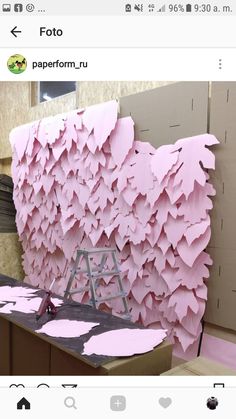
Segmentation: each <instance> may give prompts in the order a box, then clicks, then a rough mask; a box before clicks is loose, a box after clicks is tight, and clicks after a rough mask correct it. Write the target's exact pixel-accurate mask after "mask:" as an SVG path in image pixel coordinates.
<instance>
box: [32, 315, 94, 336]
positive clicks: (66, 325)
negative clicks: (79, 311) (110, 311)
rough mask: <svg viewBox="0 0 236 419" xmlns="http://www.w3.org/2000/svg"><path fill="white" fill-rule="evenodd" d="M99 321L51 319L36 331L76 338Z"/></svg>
mask: <svg viewBox="0 0 236 419" xmlns="http://www.w3.org/2000/svg"><path fill="white" fill-rule="evenodd" d="M96 326H99V323H91V322H83V321H77V320H66V319H65V320H51V321H50V322H48V323H46V324H45V325H43V327H41V329H38V330H36V333H45V334H46V335H48V336H52V337H61V338H76V337H77V338H78V337H80V336H82V335H86V333H88V332H90V330H91V329H93V328H94V327H96Z"/></svg>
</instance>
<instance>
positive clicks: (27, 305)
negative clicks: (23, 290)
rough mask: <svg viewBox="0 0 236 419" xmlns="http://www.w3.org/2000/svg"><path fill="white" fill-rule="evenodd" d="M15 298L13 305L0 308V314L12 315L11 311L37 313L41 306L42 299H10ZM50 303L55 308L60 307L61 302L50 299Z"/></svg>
mask: <svg viewBox="0 0 236 419" xmlns="http://www.w3.org/2000/svg"><path fill="white" fill-rule="evenodd" d="M12 298H15V299H14V302H15V304H13V303H8V304H5V305H4V306H3V307H1V313H12V312H13V311H19V312H21V313H35V312H37V311H38V309H39V306H40V304H41V301H42V298H40V297H35V298H32V299H28V298H24V297H12ZM52 302H53V304H54V305H55V306H60V305H62V304H63V301H62V300H60V299H58V298H52Z"/></svg>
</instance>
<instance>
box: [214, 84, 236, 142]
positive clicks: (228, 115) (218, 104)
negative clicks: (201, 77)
mask: <svg viewBox="0 0 236 419" xmlns="http://www.w3.org/2000/svg"><path fill="white" fill-rule="evenodd" d="M235 110H236V83H235V82H213V83H212V86H211V106H210V132H211V133H212V134H214V135H215V136H217V138H218V139H219V140H221V141H222V142H224V143H225V144H228V145H234V146H235V147H236V145H235V144H236V137H235V132H236V118H235Z"/></svg>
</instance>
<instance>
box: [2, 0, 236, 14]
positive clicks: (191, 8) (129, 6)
mask: <svg viewBox="0 0 236 419" xmlns="http://www.w3.org/2000/svg"><path fill="white" fill-rule="evenodd" d="M22 14H23V15H28V16H31V15H32V14H33V15H98V16H99V15H100V16H102V15H103V16H104V15H125V16H130V15H132V16H140V15H148V16H163V15H206V16H207V15H216V16H219V15H224V16H228V15H229V16H230V15H236V4H235V1H233V0H225V1H224V0H217V1H215V2H204V1H203V2H199V1H198V2H197V1H195V2H194V1H193V2H189V0H182V1H181V2H176V3H175V2H166V3H165V2H160V1H150V0H149V1H147V0H145V1H143V2H141V3H138V2H134V1H129V0H127V1H124V0H116V1H115V2H111V1H110V0H100V1H99V2H98V1H96V0H90V1H89V2H84V1H81V0H67V1H66V2H56V1H54V0H52V1H50V2H48V1H45V0H40V1H38V0H37V1H36V0H30V1H27V0H22V1H20V2H18V1H5V2H1V3H0V16H6V15H14V16H17V15H22Z"/></svg>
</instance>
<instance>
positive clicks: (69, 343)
mask: <svg viewBox="0 0 236 419" xmlns="http://www.w3.org/2000/svg"><path fill="white" fill-rule="evenodd" d="M3 285H9V286H12V287H15V286H22V287H27V288H31V289H35V288H34V287H32V286H30V285H28V284H25V283H23V282H19V281H17V280H15V279H13V278H9V277H7V276H4V275H0V286H3ZM42 295H43V291H42V290H39V291H38V292H37V293H36V294H35V296H42ZM53 297H57V298H61V297H59V296H57V295H53ZM0 317H2V318H5V319H7V320H8V321H9V322H11V323H13V324H15V325H17V326H19V327H20V328H22V329H24V330H26V331H27V332H30V333H32V334H33V335H35V336H37V338H39V339H42V340H45V341H46V342H48V343H50V344H51V345H53V346H55V347H57V348H59V349H62V350H63V351H65V352H67V353H69V354H72V355H73V356H74V357H77V358H78V359H80V360H82V361H83V362H85V363H87V364H88V365H90V366H92V367H94V368H97V367H100V366H101V365H103V364H106V363H107V362H109V361H112V360H115V359H117V358H115V357H110V356H102V355H95V354H93V355H82V352H83V346H84V343H85V342H87V341H88V340H89V339H90V338H91V337H92V336H95V335H99V334H101V333H104V332H107V331H109V330H115V329H122V328H130V329H132V328H143V327H142V326H141V325H138V324H137V323H135V324H134V323H132V322H130V321H128V320H123V319H121V318H119V317H116V316H113V315H111V314H109V313H105V312H103V311H99V310H96V309H94V308H92V307H90V306H88V305H85V304H80V303H77V302H65V303H63V305H62V306H61V307H58V313H57V315H56V319H69V320H81V321H87V322H95V323H99V326H96V328H93V329H92V330H91V331H90V332H89V333H87V334H85V335H82V336H81V337H76V338H61V337H56V338H55V337H50V336H48V335H46V334H44V333H40V334H39V333H35V331H36V330H37V329H40V328H41V327H42V325H43V324H45V323H46V322H47V321H49V319H50V317H49V316H48V314H45V315H43V316H42V318H41V319H40V320H39V321H36V316H35V313H34V314H26V313H22V312H18V311H15V312H13V313H12V314H3V313H0Z"/></svg>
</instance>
